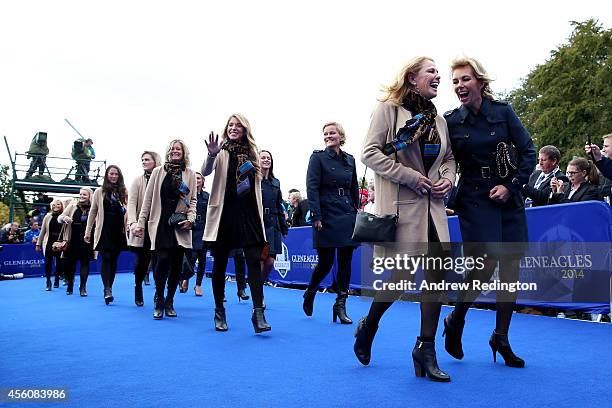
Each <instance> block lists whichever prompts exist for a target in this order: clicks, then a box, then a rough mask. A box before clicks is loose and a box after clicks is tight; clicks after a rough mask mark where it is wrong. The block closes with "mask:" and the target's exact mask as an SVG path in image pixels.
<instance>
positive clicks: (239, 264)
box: [234, 251, 247, 290]
mask: <svg viewBox="0 0 612 408" xmlns="http://www.w3.org/2000/svg"><path fill="white" fill-rule="evenodd" d="M245 264H246V257H245V255H244V251H238V253H236V254H235V255H234V271H235V272H236V287H237V289H238V290H241V289H242V290H244V289H246V287H247V282H246V268H245Z"/></svg>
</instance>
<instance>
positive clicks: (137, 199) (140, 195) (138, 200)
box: [127, 175, 147, 248]
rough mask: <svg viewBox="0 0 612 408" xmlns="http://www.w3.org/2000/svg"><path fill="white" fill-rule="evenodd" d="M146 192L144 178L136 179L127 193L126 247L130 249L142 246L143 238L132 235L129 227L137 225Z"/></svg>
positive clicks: (145, 180)
mask: <svg viewBox="0 0 612 408" xmlns="http://www.w3.org/2000/svg"><path fill="white" fill-rule="evenodd" d="M146 191H147V179H146V178H145V176H144V175H143V176H139V177H137V178H136V179H135V180H134V182H133V183H132V185H131V186H130V191H129V192H128V204H127V218H128V221H127V226H128V245H129V246H131V247H136V248H142V247H143V245H144V236H143V237H137V236H136V235H134V234H132V233H131V231H130V229H129V228H130V227H131V226H132V224H135V223H138V216H139V215H140V210H141V208H142V202H143V200H144V196H145V192H146Z"/></svg>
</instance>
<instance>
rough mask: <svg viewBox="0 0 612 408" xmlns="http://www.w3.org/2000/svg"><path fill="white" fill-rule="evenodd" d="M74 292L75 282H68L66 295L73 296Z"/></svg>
mask: <svg viewBox="0 0 612 408" xmlns="http://www.w3.org/2000/svg"><path fill="white" fill-rule="evenodd" d="M73 290H74V281H72V282H68V284H67V285H66V294H67V295H72V292H73Z"/></svg>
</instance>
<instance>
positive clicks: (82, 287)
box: [79, 285, 87, 297]
mask: <svg viewBox="0 0 612 408" xmlns="http://www.w3.org/2000/svg"><path fill="white" fill-rule="evenodd" d="M79 295H80V296H81V297H87V288H86V287H85V285H80V286H79Z"/></svg>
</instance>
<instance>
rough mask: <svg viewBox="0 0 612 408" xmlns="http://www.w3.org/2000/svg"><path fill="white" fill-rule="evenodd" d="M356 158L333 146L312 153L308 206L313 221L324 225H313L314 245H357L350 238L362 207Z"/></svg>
mask: <svg viewBox="0 0 612 408" xmlns="http://www.w3.org/2000/svg"><path fill="white" fill-rule="evenodd" d="M358 187H359V186H358V184H357V170H356V168H355V159H354V158H353V156H351V155H350V154H348V153H346V152H344V151H340V154H338V155H337V154H336V152H334V150H333V149H330V148H327V149H325V150H315V151H314V152H313V153H312V155H311V156H310V162H309V163H308V172H307V175H306V189H307V193H308V205H309V206H310V214H311V217H312V222H313V224H314V222H315V221H319V220H320V221H321V222H322V225H323V228H322V229H321V231H317V230H316V229H315V228H314V227H313V247H314V248H339V247H346V246H357V245H358V244H357V243H356V242H354V241H353V240H352V239H351V237H352V236H353V230H354V229H355V217H356V216H357V208H358V207H359V188H358Z"/></svg>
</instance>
